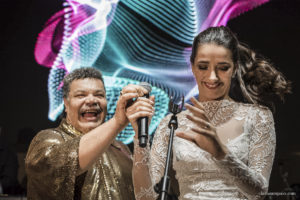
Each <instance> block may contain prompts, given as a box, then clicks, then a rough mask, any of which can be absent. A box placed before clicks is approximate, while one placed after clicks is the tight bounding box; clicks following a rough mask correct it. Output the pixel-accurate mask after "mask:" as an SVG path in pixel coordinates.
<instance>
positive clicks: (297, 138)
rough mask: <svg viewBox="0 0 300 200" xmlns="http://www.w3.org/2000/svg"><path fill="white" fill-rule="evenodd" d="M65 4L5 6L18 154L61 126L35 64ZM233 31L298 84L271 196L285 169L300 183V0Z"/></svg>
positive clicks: (264, 11)
mask: <svg viewBox="0 0 300 200" xmlns="http://www.w3.org/2000/svg"><path fill="white" fill-rule="evenodd" d="M61 4H62V1H60V0H51V1H44V0H27V1H24V0H14V1H11V0H1V2H0V5H1V7H0V9H1V12H0V17H1V29H0V33H1V37H0V41H1V43H0V44H1V45H0V58H1V63H0V66H1V71H0V87H1V90H0V106H1V107H0V113H1V114H0V126H1V127H2V131H1V134H2V136H1V137H0V138H1V140H6V141H7V143H8V144H9V145H10V147H11V148H12V149H14V150H15V151H21V150H20V149H22V148H23V149H24V147H22V144H23V145H24V144H26V143H28V140H30V139H31V138H32V136H33V135H34V134H35V133H36V132H37V131H39V130H42V129H46V128H49V127H54V126H56V125H57V122H51V121H49V120H48V118H47V113H48V93H47V80H48V73H49V69H48V68H45V67H42V66H39V65H38V64H37V63H36V62H35V60H34V56H33V51H34V45H35V41H36V38H37V35H38V33H39V32H40V31H41V30H42V27H43V25H44V23H45V22H46V21H47V19H49V18H50V16H51V15H52V14H54V13H55V12H56V11H58V10H59V9H61V8H62V6H61ZM228 26H229V27H230V28H231V29H232V30H233V31H234V32H235V33H236V34H237V36H238V38H239V39H240V40H241V41H243V42H245V43H247V44H249V46H250V47H251V48H253V49H254V50H256V51H258V52H259V53H261V54H263V55H264V56H266V57H267V58H269V59H270V60H271V61H272V62H273V63H274V64H275V65H276V66H277V68H279V69H280V70H281V71H282V72H283V73H284V74H285V75H286V77H287V78H288V79H290V80H291V81H292V82H293V94H292V95H289V96H287V99H286V102H285V103H284V104H282V103H277V111H276V113H275V116H274V118H275V123H276V133H277V134H276V135H277V151H276V159H275V163H274V167H273V171H272V176H271V180H270V191H273V192H280V191H282V190H283V189H284V188H285V185H284V182H283V180H282V179H281V177H280V172H279V171H280V170H279V169H280V167H279V166H282V169H283V170H284V171H286V172H288V181H289V183H290V184H295V183H299V182H300V173H299V172H298V169H299V168H300V145H299V143H300V131H299V129H300V128H299V124H300V118H299V114H298V112H299V106H298V104H297V102H298V101H299V79H300V76H299V68H300V55H299V54H300V50H299V47H300V0H273V1H272V0H271V1H270V2H269V3H266V4H264V5H262V6H260V7H258V8H256V9H254V10H251V11H249V12H247V13H244V14H242V15H240V16H239V17H237V18H235V19H232V20H231V21H229V23H228ZM18 135H21V136H19V137H18ZM24 136H25V137H24Z"/></svg>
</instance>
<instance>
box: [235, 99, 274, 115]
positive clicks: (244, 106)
mask: <svg viewBox="0 0 300 200" xmlns="http://www.w3.org/2000/svg"><path fill="white" fill-rule="evenodd" d="M238 104H239V111H242V110H243V111H245V112H247V113H248V115H251V116H266V117H268V118H273V114H272V111H271V110H270V109H269V108H268V107H266V106H263V105H259V104H251V103H238Z"/></svg>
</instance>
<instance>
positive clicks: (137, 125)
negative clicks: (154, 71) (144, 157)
mask: <svg viewBox="0 0 300 200" xmlns="http://www.w3.org/2000/svg"><path fill="white" fill-rule="evenodd" d="M150 92H151V86H150V85H149V84H148V83H144V82H143V83H140V85H133V84H129V85H127V86H126V87H124V88H123V89H122V91H121V94H120V95H121V96H126V95H127V96H130V97H132V96H135V97H134V98H132V99H130V100H128V101H127V103H126V106H125V113H126V117H127V119H128V120H129V122H130V123H131V125H132V127H133V129H134V131H135V133H136V135H135V137H136V138H139V145H140V146H141V147H145V146H146V144H147V140H148V126H149V124H150V121H151V118H152V116H153V115H154V102H155V97H154V96H150V97H149V93H150Z"/></svg>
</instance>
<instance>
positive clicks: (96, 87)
mask: <svg viewBox="0 0 300 200" xmlns="http://www.w3.org/2000/svg"><path fill="white" fill-rule="evenodd" d="M64 104H65V111H66V113H67V117H66V118H67V121H68V123H70V124H71V125H72V126H74V127H75V128H76V129H77V130H79V131H81V132H82V133H87V132H89V131H90V130H92V129H94V128H96V127H97V126H99V125H100V124H102V123H103V122H104V120H105V116H106V112H107V101H106V94H105V89H104V85H103V82H102V81H101V80H99V79H95V78H85V79H77V80H74V81H72V83H71V85H70V92H69V94H68V96H67V97H66V98H64Z"/></svg>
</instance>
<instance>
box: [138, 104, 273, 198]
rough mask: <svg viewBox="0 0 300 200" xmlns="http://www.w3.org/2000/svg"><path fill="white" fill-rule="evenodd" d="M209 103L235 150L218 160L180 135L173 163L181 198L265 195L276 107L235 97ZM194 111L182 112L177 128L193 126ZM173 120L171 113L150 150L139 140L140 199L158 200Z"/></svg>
mask: <svg viewBox="0 0 300 200" xmlns="http://www.w3.org/2000/svg"><path fill="white" fill-rule="evenodd" d="M203 105H204V107H205V113H206V115H207V117H208V118H209V119H210V121H211V123H212V124H214V125H215V126H216V128H217V134H218V136H219V138H220V140H221V141H222V142H223V144H226V146H227V148H228V150H229V153H228V154H227V155H226V156H225V158H224V159H222V160H216V159H215V158H213V157H212V156H211V154H210V153H208V152H206V151H204V150H202V149H201V148H199V147H198V146H197V145H196V144H195V143H193V142H190V141H188V140H185V139H182V138H179V137H176V136H175V137H174V144H173V163H172V164H173V168H174V169H175V171H176V179H177V180H178V183H179V190H180V196H179V199H192V200H197V199H201V200H203V199H228V200H234V199H263V197H264V194H266V193H267V190H268V185H269V176H270V173H271V169H272V164H273V159H274V153H275V144H276V138H275V130H274V121H273V116H272V113H271V111H270V110H269V109H268V108H266V107H262V106H257V105H253V104H243V103H236V102H234V101H229V100H222V101H212V102H205V103H203ZM188 112H189V111H183V112H182V113H180V114H178V115H177V117H178V123H179V124H178V129H177V130H176V131H189V130H190V128H191V127H192V126H193V123H192V122H191V121H190V120H188V119H187V118H186V114H187V113H188ZM169 119H170V115H169V116H167V117H166V118H165V119H164V120H163V121H162V122H161V124H160V126H159V127H158V129H157V131H156V133H155V136H154V140H153V145H152V148H151V151H150V155H149V148H148V149H141V148H139V147H138V145H135V154H134V163H135V165H134V169H133V177H134V185H135V194H136V198H137V199H156V194H155V193H154V192H153V185H155V184H156V183H157V182H159V181H160V179H161V177H162V176H163V173H164V165H165V159H166V154H167V153H166V152H167V144H168V139H169V132H170V130H169V128H168V122H169ZM145 175H146V176H145Z"/></svg>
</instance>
